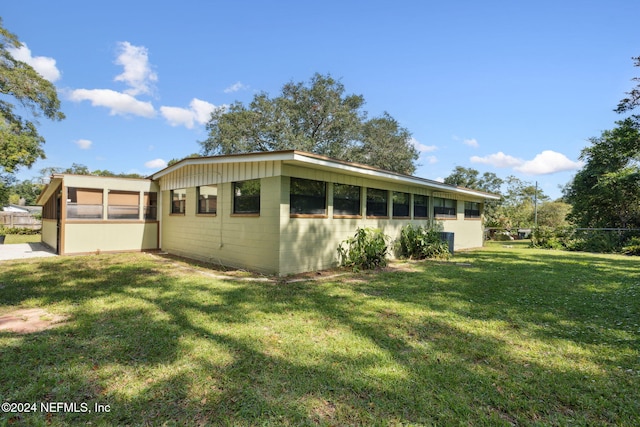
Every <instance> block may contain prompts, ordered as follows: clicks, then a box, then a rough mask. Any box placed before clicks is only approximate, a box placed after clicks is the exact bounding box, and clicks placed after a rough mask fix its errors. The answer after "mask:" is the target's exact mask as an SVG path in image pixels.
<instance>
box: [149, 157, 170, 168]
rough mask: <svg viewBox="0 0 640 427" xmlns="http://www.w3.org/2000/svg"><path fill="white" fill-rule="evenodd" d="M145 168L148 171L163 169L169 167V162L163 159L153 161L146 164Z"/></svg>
mask: <svg viewBox="0 0 640 427" xmlns="http://www.w3.org/2000/svg"><path fill="white" fill-rule="evenodd" d="M144 167H145V168H147V169H163V168H166V167H167V162H166V161H164V160H163V159H153V160H149V161H148V162H146V163H145V164H144Z"/></svg>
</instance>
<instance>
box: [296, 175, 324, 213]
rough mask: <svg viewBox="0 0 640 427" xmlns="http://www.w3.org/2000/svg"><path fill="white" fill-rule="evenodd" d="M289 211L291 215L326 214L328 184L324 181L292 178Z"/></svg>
mask: <svg viewBox="0 0 640 427" xmlns="http://www.w3.org/2000/svg"><path fill="white" fill-rule="evenodd" d="M289 213H290V214H291V215H326V214H327V184H326V183H324V182H322V181H312V180H310V179H300V178H291V189H290V191H289Z"/></svg>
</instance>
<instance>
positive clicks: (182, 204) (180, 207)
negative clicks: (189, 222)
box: [169, 188, 187, 215]
mask: <svg viewBox="0 0 640 427" xmlns="http://www.w3.org/2000/svg"><path fill="white" fill-rule="evenodd" d="M176 194H184V197H183V198H181V199H180V198H179V199H176V198H175V195H176ZM176 202H178V203H176ZM169 203H171V209H170V214H171V215H185V213H186V210H187V208H186V207H187V189H186V188H176V189H173V190H171V192H170V194H169ZM176 207H177V209H176Z"/></svg>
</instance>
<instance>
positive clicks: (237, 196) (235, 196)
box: [231, 178, 262, 216]
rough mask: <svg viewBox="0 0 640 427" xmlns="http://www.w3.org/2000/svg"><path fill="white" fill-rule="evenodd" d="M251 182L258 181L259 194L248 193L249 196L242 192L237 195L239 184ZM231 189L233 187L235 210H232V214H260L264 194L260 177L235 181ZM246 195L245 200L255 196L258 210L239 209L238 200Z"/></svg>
mask: <svg viewBox="0 0 640 427" xmlns="http://www.w3.org/2000/svg"><path fill="white" fill-rule="evenodd" d="M250 182H257V183H258V194H257V196H256V195H255V194H254V195H248V196H242V194H240V195H237V191H236V190H237V189H239V188H238V185H239V184H247V183H250ZM231 189H232V197H233V210H232V216H260V209H261V206H260V205H261V203H260V197H261V195H262V188H261V182H260V178H257V179H247V180H244V181H235V182H233V183H232V184H231ZM241 197H244V198H245V200H248V199H249V198H254V199H256V200H257V201H258V209H257V210H255V209H254V210H250V211H238V210H237V209H238V200H239V199H240V198H241Z"/></svg>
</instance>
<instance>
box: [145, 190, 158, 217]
mask: <svg viewBox="0 0 640 427" xmlns="http://www.w3.org/2000/svg"><path fill="white" fill-rule="evenodd" d="M143 197H144V199H143V203H144V204H143V206H142V209H143V211H142V219H144V220H147V221H157V220H158V193H157V192H156V191H145V192H144V194H143Z"/></svg>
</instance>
